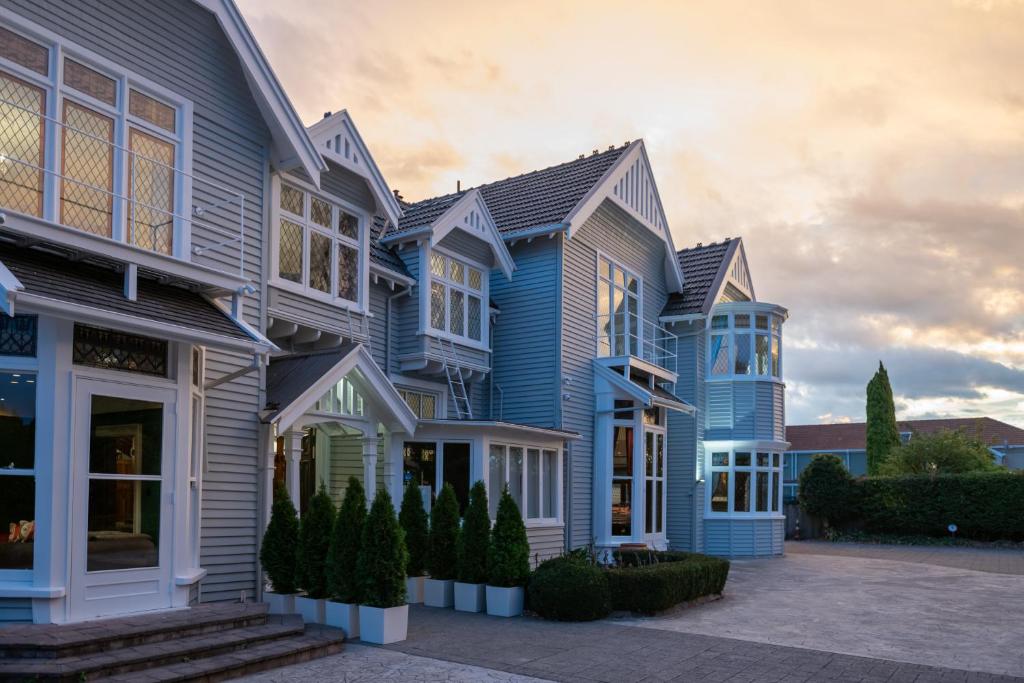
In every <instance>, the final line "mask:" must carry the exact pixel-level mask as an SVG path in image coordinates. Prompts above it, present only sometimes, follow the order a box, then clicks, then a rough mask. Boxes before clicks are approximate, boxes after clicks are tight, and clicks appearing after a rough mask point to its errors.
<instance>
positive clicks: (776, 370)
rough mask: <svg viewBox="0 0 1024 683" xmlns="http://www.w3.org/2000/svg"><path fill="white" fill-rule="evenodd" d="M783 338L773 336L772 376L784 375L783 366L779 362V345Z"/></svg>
mask: <svg viewBox="0 0 1024 683" xmlns="http://www.w3.org/2000/svg"><path fill="white" fill-rule="evenodd" d="M780 344H781V340H780V339H779V338H778V337H772V377H782V366H781V365H780V364H779V346H780Z"/></svg>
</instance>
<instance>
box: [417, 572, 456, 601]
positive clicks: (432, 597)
mask: <svg viewBox="0 0 1024 683" xmlns="http://www.w3.org/2000/svg"><path fill="white" fill-rule="evenodd" d="M454 586H455V582H454V581H439V580H438V579H426V580H425V581H424V582H423V604H424V605H426V606H427V607H451V606H452V603H454V602H455V596H454V592H455V588H454Z"/></svg>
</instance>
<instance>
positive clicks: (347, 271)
mask: <svg viewBox="0 0 1024 683" xmlns="http://www.w3.org/2000/svg"><path fill="white" fill-rule="evenodd" d="M338 297H339V298H341V299H345V300H346V301H356V300H357V299H358V298H359V251H358V250H356V249H353V248H352V247H350V246H348V245H346V244H341V243H338Z"/></svg>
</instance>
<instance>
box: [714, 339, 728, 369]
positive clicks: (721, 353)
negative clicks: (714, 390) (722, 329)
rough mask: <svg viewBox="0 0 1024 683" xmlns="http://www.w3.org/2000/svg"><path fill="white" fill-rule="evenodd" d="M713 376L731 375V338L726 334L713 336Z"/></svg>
mask: <svg viewBox="0 0 1024 683" xmlns="http://www.w3.org/2000/svg"><path fill="white" fill-rule="evenodd" d="M711 374H712V375H728V374H729V337H728V335H724V334H714V335H711Z"/></svg>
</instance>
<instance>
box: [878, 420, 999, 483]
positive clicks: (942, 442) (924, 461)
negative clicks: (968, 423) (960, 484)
mask: <svg viewBox="0 0 1024 683" xmlns="http://www.w3.org/2000/svg"><path fill="white" fill-rule="evenodd" d="M1000 469H1001V468H1000V467H999V465H997V464H996V463H995V458H993V457H992V453H991V451H989V450H988V446H986V445H985V444H984V443H982V442H981V441H979V440H978V439H975V438H972V437H970V436H968V435H967V434H965V433H964V432H963V431H961V430H956V431H943V432H938V433H936V434H915V435H914V436H913V438H911V439H910V441H908V442H907V444H906V445H905V446H900V447H899V448H896V449H894V450H893V451H892V452H891V453H889V457H888V458H887V459H886V461H885V462H884V463H882V467H881V470H880V474H883V475H887V476H899V475H903V474H963V473H965V472H998V471H1000Z"/></svg>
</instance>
